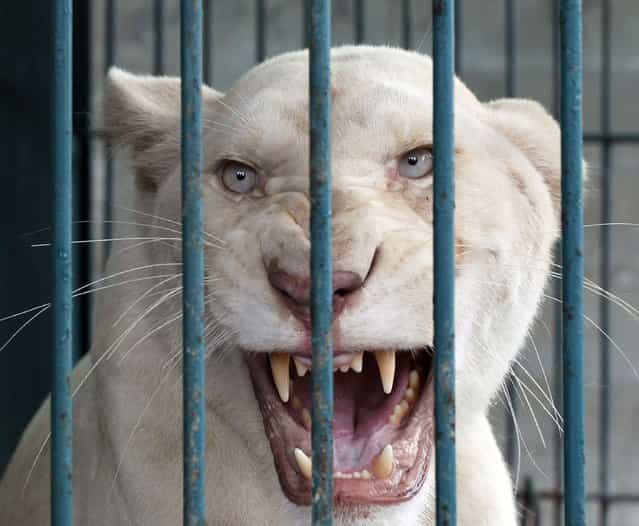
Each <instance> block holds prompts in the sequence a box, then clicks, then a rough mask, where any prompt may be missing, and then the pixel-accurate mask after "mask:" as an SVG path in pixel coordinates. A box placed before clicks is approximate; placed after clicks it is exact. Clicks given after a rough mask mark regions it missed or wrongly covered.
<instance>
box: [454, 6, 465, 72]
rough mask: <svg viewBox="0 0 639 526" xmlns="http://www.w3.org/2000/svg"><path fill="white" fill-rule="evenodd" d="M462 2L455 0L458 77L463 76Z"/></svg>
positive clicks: (456, 66)
mask: <svg viewBox="0 0 639 526" xmlns="http://www.w3.org/2000/svg"><path fill="white" fill-rule="evenodd" d="M463 5H464V3H463V1H462V0H455V74H456V75H457V76H458V77H461V76H462V74H463V66H464V65H463V55H462V50H463V45H464V37H463V34H464V32H463V30H462V28H463V25H462V16H463Z"/></svg>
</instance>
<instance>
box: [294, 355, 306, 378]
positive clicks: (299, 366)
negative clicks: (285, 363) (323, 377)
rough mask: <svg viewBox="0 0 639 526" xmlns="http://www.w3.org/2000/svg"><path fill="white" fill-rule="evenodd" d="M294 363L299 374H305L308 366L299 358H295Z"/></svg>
mask: <svg viewBox="0 0 639 526" xmlns="http://www.w3.org/2000/svg"><path fill="white" fill-rule="evenodd" d="M293 363H294V364H295V370H296V371H297V376H304V375H305V374H306V371H308V366H307V365H304V364H303V363H302V362H301V361H300V360H298V359H297V358H293Z"/></svg>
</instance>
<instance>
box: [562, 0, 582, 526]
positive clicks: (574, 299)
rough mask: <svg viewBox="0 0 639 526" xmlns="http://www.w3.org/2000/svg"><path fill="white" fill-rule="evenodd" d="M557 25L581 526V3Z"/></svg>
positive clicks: (570, 373) (567, 374)
mask: <svg viewBox="0 0 639 526" xmlns="http://www.w3.org/2000/svg"><path fill="white" fill-rule="evenodd" d="M560 24H561V124H562V126H561V131H562V133H561V164H562V168H561V171H562V173H561V206H562V214H561V216H562V232H563V237H562V254H563V262H564V266H563V309H562V312H563V320H562V321H563V362H564V378H563V380H564V418H565V422H566V430H565V437H564V473H565V481H564V484H565V495H566V498H565V524H566V526H584V525H585V523H586V521H585V503H584V501H585V494H584V462H585V456H584V382H583V375H584V364H583V272H584V259H583V256H584V236H583V197H582V184H583V182H582V159H583V153H582V140H583V139H582V135H583V123H582V73H583V69H582V68H583V66H582V60H583V57H582V10H581V0H562V2H561V11H560Z"/></svg>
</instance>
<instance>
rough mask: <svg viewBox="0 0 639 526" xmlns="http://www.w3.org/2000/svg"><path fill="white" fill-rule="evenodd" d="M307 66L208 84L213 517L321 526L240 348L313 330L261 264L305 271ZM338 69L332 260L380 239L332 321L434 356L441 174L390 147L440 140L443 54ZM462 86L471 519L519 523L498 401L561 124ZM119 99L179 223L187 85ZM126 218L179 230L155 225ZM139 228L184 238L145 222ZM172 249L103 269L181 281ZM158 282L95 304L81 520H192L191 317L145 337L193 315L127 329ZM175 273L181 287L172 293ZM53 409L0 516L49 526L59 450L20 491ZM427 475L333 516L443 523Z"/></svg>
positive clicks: (7, 486) (162, 85)
mask: <svg viewBox="0 0 639 526" xmlns="http://www.w3.org/2000/svg"><path fill="white" fill-rule="evenodd" d="M307 68H308V64H307V54H306V52H297V53H290V54H285V55H282V56H279V57H276V58H274V59H272V60H269V61H268V62H266V63H264V64H262V65H260V66H258V67H256V68H254V69H253V70H251V71H250V72H249V73H247V75H245V76H244V77H243V78H242V79H240V80H239V81H238V83H237V84H236V85H235V86H234V87H233V88H232V89H231V91H230V92H229V93H228V94H226V95H222V94H219V93H217V92H215V91H213V90H210V89H206V91H205V108H204V115H205V124H204V126H205V161H204V168H205V170H204V180H205V183H204V190H203V193H204V200H205V226H206V230H207V231H208V232H209V233H211V234H214V235H215V236H217V238H219V239H220V240H221V241H222V242H223V243H222V244H223V246H222V247H221V248H214V247H212V246H209V247H207V250H206V265H207V276H208V277H214V278H217V281H211V282H209V283H207V298H208V299H210V300H211V301H210V302H209V303H208V304H207V309H208V321H209V322H210V323H211V324H212V325H211V327H213V325H214V327H213V328H214V330H213V332H212V334H211V335H210V338H209V341H210V344H209V352H210V357H209V358H208V360H207V369H206V374H207V397H208V398H207V445H208V447H207V474H206V477H207V503H208V517H209V519H208V520H209V523H210V524H215V525H227V524H228V525H248V524H261V525H271V524H272V525H276V524H278V525H279V524H291V525H297V524H300V525H301V524H308V522H309V513H310V509H309V508H306V507H298V506H296V505H294V504H292V503H291V502H290V501H288V500H287V499H286V497H285V496H284V495H283V493H282V491H281V489H280V485H279V482H278V479H277V476H276V474H275V469H274V464H273V458H272V455H271V451H270V447H269V444H268V441H267V439H266V437H265V434H264V428H263V425H262V417H261V415H260V412H259V410H258V407H257V404H256V401H255V397H254V394H253V388H252V385H251V382H250V380H249V376H248V371H247V368H246V365H245V362H244V359H243V352H244V351H243V350H242V349H251V350H262V351H272V350H276V349H278V348H282V347H283V346H285V345H289V344H290V342H294V341H297V340H299V339H300V338H301V336H302V335H301V331H300V328H299V326H298V325H296V323H295V321H294V319H293V318H292V317H291V316H289V315H288V314H287V313H286V312H285V311H284V310H282V309H278V308H275V307H274V306H273V304H274V300H273V298H274V296H273V291H272V289H271V287H270V285H269V284H268V282H267V281H266V279H265V276H266V273H265V265H268V264H269V263H273V262H276V263H277V265H279V266H280V267H281V268H283V269H285V270H286V271H288V272H291V273H300V272H308V262H309V253H308V249H309V232H308V219H309V213H310V212H309V201H308V194H307V186H308V179H307V178H308V117H307V113H308V95H307V92H308V84H307ZM332 68H333V81H332V82H333V129H332V134H333V178H334V183H333V184H334V186H333V191H334V203H333V213H334V266H335V269H336V270H349V271H355V272H358V273H364V274H365V273H366V272H367V269H368V268H369V265H370V263H371V260H372V257H373V254H374V253H375V251H377V258H376V266H375V271H374V272H373V273H372V274H371V276H370V277H369V279H368V280H367V283H366V285H365V287H364V289H363V290H362V291H361V295H360V298H359V300H358V302H357V305H356V307H354V308H351V309H349V310H347V311H346V312H345V313H344V314H343V316H342V317H341V321H340V331H341V334H342V335H343V339H346V340H348V342H350V344H352V345H358V346H360V347H361V348H367V347H376V348H395V349H406V348H415V347H421V346H424V345H427V344H429V343H430V342H431V338H432V321H431V320H432V308H431V297H432V253H431V252H432V244H431V243H432V213H431V206H432V200H431V197H432V187H431V185H430V183H429V182H428V181H423V180H422V181H412V180H411V181H409V180H391V179H389V178H388V177H387V172H388V170H391V171H392V167H393V166H394V164H393V163H394V162H395V161H394V159H395V158H396V157H397V156H398V155H401V153H403V152H405V151H407V150H409V149H411V148H413V147H416V146H420V145H423V144H429V143H430V142H431V138H432V132H431V129H432V123H431V115H432V102H431V101H432V78H431V61H430V59H429V58H428V57H424V56H421V55H418V54H416V53H412V52H406V51H401V50H397V49H391V48H376V47H343V48H339V49H336V50H334V51H333V60H332ZM455 97H456V101H455V109H456V116H455V126H456V132H455V135H456V147H457V154H456V181H457V183H456V184H457V214H456V237H457V239H458V240H459V241H460V242H461V243H463V246H460V247H459V253H458V258H457V264H458V274H457V286H456V291H457V295H456V312H457V322H456V339H457V393H458V400H457V419H458V420H457V447H458V449H457V451H458V454H457V455H458V456H457V462H458V499H459V504H458V509H459V524H461V525H473V526H477V525H491V526H500V525H504V526H514V525H515V524H516V522H517V521H516V511H515V505H514V499H513V491H512V487H511V483H510V478H509V474H508V471H507V468H506V466H505V463H504V461H503V459H502V456H501V454H500V452H499V450H498V448H497V445H496V442H495V439H494V437H493V434H492V431H491V429H490V426H489V424H488V421H487V417H486V413H487V410H488V407H489V404H490V403H491V401H492V400H493V398H494V397H495V395H496V392H497V391H498V389H499V387H500V385H501V382H502V381H503V378H504V376H505V374H506V372H507V371H508V368H509V365H510V362H511V360H512V359H513V358H514V356H515V354H516V353H517V351H518V349H519V347H520V346H521V344H522V341H523V338H524V335H525V334H526V331H527V329H528V327H529V325H530V323H531V321H532V319H533V317H534V315H535V312H536V309H537V305H538V302H539V299H540V295H541V292H542V288H543V285H544V282H545V279H546V275H547V272H548V266H549V261H550V252H551V246H552V243H553V240H554V239H555V235H556V230H557V228H558V224H557V196H558V185H559V163H560V160H559V133H558V128H557V126H556V124H555V123H554V121H553V120H552V119H551V118H550V117H549V116H548V115H547V114H546V113H545V112H544V111H543V109H542V108H541V107H540V106H539V105H537V104H535V103H533V102H529V101H497V102H493V103H489V104H482V103H480V102H479V101H478V100H477V99H476V98H475V97H474V95H473V94H472V93H471V92H470V91H469V90H468V89H467V88H466V87H465V86H464V85H463V84H462V83H461V82H459V81H457V83H456V92H455ZM107 99H108V105H107V112H108V122H109V124H110V127H111V130H112V132H113V135H114V137H115V138H116V139H117V140H118V141H120V142H121V143H122V144H125V145H128V146H131V147H132V148H133V160H134V162H135V165H136V167H137V173H138V175H137V177H138V182H139V183H140V184H139V196H138V198H139V201H138V208H140V209H143V210H144V211H145V212H147V213H150V214H153V215H155V216H160V217H164V218H171V219H173V220H175V219H179V217H180V210H179V209H180V197H179V173H180V167H179V83H178V81H177V80H176V79H168V78H151V77H136V76H132V75H129V74H126V73H124V72H122V71H119V70H113V71H112V72H111V74H110V76H109V80H108V97H107ZM230 108H232V110H231V109H230ZM224 158H234V159H238V160H242V161H246V162H251V163H253V164H254V165H256V166H258V167H259V168H260V169H261V170H262V171H263V172H264V174H265V177H268V183H267V184H266V185H265V186H264V188H263V191H262V193H261V194H259V195H258V194H255V195H252V196H244V197H242V198H239V197H238V196H237V195H231V194H229V193H228V192H227V191H225V190H224V189H223V188H222V187H221V184H220V180H219V177H218V176H217V174H216V173H214V172H215V167H216V166H217V162H218V161H219V160H220V159H224ZM132 221H138V222H144V223H146V222H153V223H155V224H157V225H161V226H163V227H167V228H176V226H175V225H174V224H171V223H167V222H164V221H162V220H159V219H151V218H149V217H144V218H141V217H139V216H138V217H134V219H132ZM178 228H179V227H178ZM138 233H139V234H141V235H158V236H161V235H167V236H169V237H175V236H176V234H171V233H170V232H168V231H166V230H157V229H155V230H154V229H153V228H151V229H146V228H140V229H138ZM207 239H208V240H209V241H210V242H211V243H215V244H217V242H214V241H213V239H212V238H207ZM178 247H179V244H177V243H170V242H164V243H162V242H156V243H149V244H145V245H142V246H140V247H138V248H136V249H132V250H128V251H125V252H120V251H119V250H118V248H119V247H117V246H116V247H115V248H114V251H113V256H112V257H111V259H110V261H109V264H108V269H107V274H112V273H115V272H120V271H124V270H126V269H130V268H133V267H139V266H144V265H149V264H153V263H162V264H167V265H166V266H163V267H157V268H156V269H154V270H153V271H151V270H148V269H147V270H144V271H138V272H137V273H132V274H126V275H124V276H121V277H120V278H117V279H124V278H129V277H140V276H144V275H150V274H151V272H155V274H156V275H160V274H163V275H164V274H170V273H172V272H177V271H178V270H179V268H178V267H172V266H169V265H168V264H170V263H171V262H175V261H179V260H180V255H179V248H178ZM120 248H121V247H120ZM176 269H177V270H176ZM163 279H164V278H163ZM159 281H160V279H158V280H155V281H153V280H151V281H140V282H136V283H131V284H128V285H125V286H123V287H115V288H113V289H109V290H108V291H105V292H104V293H102V294H100V296H99V301H98V306H97V334H96V340H95V345H94V347H93V349H92V351H91V354H90V356H89V357H88V358H87V359H86V360H87V362H85V363H84V364H83V366H82V368H80V370H79V371H78V372H76V376H77V377H83V376H84V375H85V374H86V371H87V368H89V367H90V366H91V365H93V364H97V366H96V367H95V369H94V371H93V373H92V374H91V375H90V376H89V378H88V380H87V381H86V383H85V384H84V385H83V386H82V388H81V389H80V391H79V393H78V395H77V396H76V397H75V412H74V424H75V437H74V447H75V464H74V465H75V476H74V486H75V506H76V520H77V524H79V525H84V524H90V525H101V524H105V525H106V524H108V525H116V524H117V525H126V524H136V525H145V524H149V525H151V524H153V525H154V526H161V525H167V526H168V525H175V524H179V523H180V521H181V509H182V508H181V484H182V480H181V477H182V476H181V459H182V448H181V429H182V427H181V418H182V417H181V382H180V378H181V376H180V365H179V362H176V361H170V360H171V357H172V356H174V355H175V353H176V352H177V351H179V349H180V322H179V320H177V321H176V322H174V323H170V324H168V325H167V326H166V327H165V328H163V329H161V330H156V331H155V332H153V333H152V334H151V336H150V337H148V338H147V339H146V340H142V341H140V339H141V338H143V337H144V336H145V335H147V334H148V333H149V332H150V331H153V330H154V329H155V328H156V327H158V326H159V325H160V324H162V323H163V322H164V321H166V320H168V319H170V317H171V316H173V315H175V314H176V313H178V312H179V311H180V296H179V295H175V296H174V297H172V298H167V301H165V302H163V303H162V304H160V305H158V306H157V307H156V308H155V309H153V310H152V311H151V312H148V313H146V311H147V309H148V308H149V307H150V306H151V305H153V304H154V302H157V301H158V299H160V298H161V297H162V296H161V295H155V296H151V297H149V298H146V299H144V300H142V301H140V302H139V303H138V304H137V305H136V306H135V307H134V308H133V309H132V310H131V311H130V312H129V313H128V314H127V316H126V317H125V319H124V320H123V321H122V322H121V323H119V324H118V325H117V326H114V325H113V322H114V320H116V319H117V318H118V317H119V316H120V314H121V313H122V311H123V309H124V308H126V307H127V306H129V305H131V304H132V303H133V302H134V301H136V300H137V299H139V298H140V297H141V296H142V295H143V294H144V293H145V292H146V291H147V290H148V289H149V287H151V286H152V285H153V284H155V283H157V282H159ZM178 285H179V279H178V278H176V279H174V280H173V281H169V282H167V283H166V285H165V286H163V287H162V289H161V290H168V289H169V288H171V287H176V286H178ZM145 313H146V315H145V316H144V317H143V318H142V319H141V321H140V322H139V324H138V325H137V326H136V327H135V328H134V329H133V330H132V331H131V333H130V334H129V335H128V337H127V338H125V339H124V341H123V342H122V344H121V345H120V346H119V347H118V348H117V349H115V352H114V355H113V357H112V358H109V359H107V358H105V351H107V350H109V349H110V348H111V347H112V344H113V342H114V341H115V340H116V339H117V338H118V337H119V336H120V335H121V334H122V333H123V331H124V330H125V329H126V328H127V327H129V326H130V325H131V324H133V323H134V322H135V321H136V320H137V319H138V318H140V317H142V315H143V314H145ZM136 342H139V344H138V345H137V346H136V348H135V349H133V350H132V351H131V352H130V353H129V354H126V357H125V358H124V359H123V360H121V359H122V357H123V356H125V353H126V352H127V349H130V348H131V346H133V345H134V344H135V343H136ZM167 363H168V364H169V365H168V366H167V365H166V364H167ZM174 364H175V365H176V367H174V368H171V367H172V365H174ZM151 399H152V401H151V402H150V400H151ZM141 415H142V416H141ZM47 419H48V409H47V404H45V406H44V407H43V408H42V410H41V411H40V413H39V414H38V416H36V418H35V419H34V421H33V423H32V424H31V426H30V427H29V429H28V430H27V432H26V433H25V435H24V437H23V439H22V442H21V443H20V446H19V448H18V451H17V452H16V454H15V456H14V458H13V460H12V462H11V464H10V466H9V469H8V471H7V473H6V474H5V477H4V479H3V481H2V483H1V484H0V524H3V525H7V526H11V525H20V526H22V525H26V524H48V520H49V519H48V516H49V490H48V484H49V450H48V447H47V448H45V451H44V454H43V455H42V457H41V458H40V459H39V461H38V463H37V465H36V468H35V471H34V473H33V475H32V476H31V478H30V480H29V484H28V486H27V487H26V490H25V492H24V494H23V493H22V488H23V485H24V483H25V479H26V476H27V473H28V471H29V469H30V467H31V464H32V463H33V460H34V459H35V456H36V452H37V449H38V448H39V446H40V444H41V443H42V440H43V439H44V438H45V436H46V433H47V432H48V421H47ZM133 429H135V433H134V434H133V435H132V434H131V433H132V430H133ZM120 464H121V466H120V469H119V472H118V475H117V478H116V477H115V472H116V470H117V469H118V465H120ZM433 467H434V466H433V465H431V467H430V471H429V476H428V479H427V481H426V483H425V484H424V486H423V488H422V490H421V491H420V493H419V494H418V495H417V496H415V497H414V498H413V499H411V500H409V501H407V502H405V503H403V504H401V505H397V506H387V507H379V506H377V507H371V508H370V509H368V510H365V511H366V512H367V515H366V518H365V519H358V518H356V516H354V515H352V514H350V513H349V512H345V511H344V510H338V511H337V517H336V524H338V525H344V526H345V525H353V526H354V525H358V524H367V525H380V526H381V525H396V524H402V525H404V526H412V525H430V524H434V519H433V506H434V497H433V493H434V480H433Z"/></svg>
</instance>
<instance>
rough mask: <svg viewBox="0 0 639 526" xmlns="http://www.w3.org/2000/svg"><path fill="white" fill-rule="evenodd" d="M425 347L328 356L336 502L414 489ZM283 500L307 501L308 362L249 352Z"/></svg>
mask: <svg viewBox="0 0 639 526" xmlns="http://www.w3.org/2000/svg"><path fill="white" fill-rule="evenodd" d="M431 355H432V352H431V350H430V349H425V350H420V351H397V352H396V351H371V352H361V351H360V352H336V353H335V355H334V359H333V366H334V373H333V374H334V377H333V381H334V384H333V386H334V387H333V389H334V412H333V437H334V445H333V479H334V483H333V484H334V499H335V501H336V503H338V504H373V503H376V504H391V503H396V502H399V501H402V500H406V499H409V498H410V497H412V496H413V495H415V494H416V493H417V492H418V491H419V490H420V489H421V487H422V485H423V483H424V480H425V478H426V474H427V471H428V466H429V463H430V457H431V449H432V447H431V446H432V442H433V433H432V431H433V427H434V425H433V389H432V381H431V378H432V375H431V374H430V373H431ZM247 361H248V365H249V370H250V373H251V378H252V381H253V387H254V389H255V395H256V397H257V400H258V403H259V406H260V410H261V412H262V417H263V419H264V429H265V431H266V435H267V436H268V439H269V442H270V445H271V450H272V452H273V458H274V460H275V467H276V469H277V473H278V477H279V480H280V484H281V486H282V489H283V491H284V493H285V495H286V496H287V497H288V498H289V499H290V500H291V501H292V502H294V503H296V504H310V502H311V469H312V466H311V456H312V455H311V434H310V430H311V375H310V372H309V371H310V367H311V357H310V354H309V353H290V354H289V353H249V354H248V355H247Z"/></svg>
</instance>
